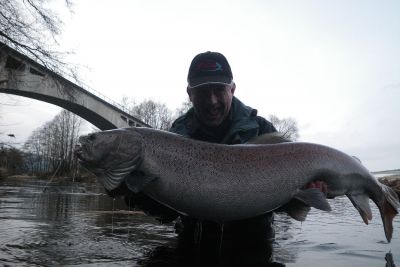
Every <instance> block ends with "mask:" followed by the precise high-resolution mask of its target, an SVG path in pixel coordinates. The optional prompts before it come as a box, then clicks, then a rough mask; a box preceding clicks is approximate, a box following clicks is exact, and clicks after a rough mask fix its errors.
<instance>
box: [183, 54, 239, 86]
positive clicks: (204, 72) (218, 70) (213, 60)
mask: <svg viewBox="0 0 400 267" xmlns="http://www.w3.org/2000/svg"><path fill="white" fill-rule="evenodd" d="M232 79H233V76H232V71H231V67H230V66H229V63H228V60H226V58H225V56H224V55H222V54H221V53H218V52H210V51H208V52H205V53H201V54H198V55H197V56H195V57H194V58H193V60H192V63H191V64H190V68H189V73H188V78H187V81H188V85H189V87H192V88H193V87H198V86H201V85H204V84H210V83H216V84H231V83H232Z"/></svg>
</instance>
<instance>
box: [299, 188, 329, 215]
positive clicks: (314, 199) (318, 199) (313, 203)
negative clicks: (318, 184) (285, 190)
mask: <svg viewBox="0 0 400 267" xmlns="http://www.w3.org/2000/svg"><path fill="white" fill-rule="evenodd" d="M293 198H295V199H297V200H299V201H301V202H303V203H304V204H306V205H307V206H310V207H313V208H316V209H319V210H323V211H331V210H332V209H331V206H330V205H329V203H328V201H327V199H326V196H325V194H324V193H323V192H322V191H321V190H320V189H318V188H308V189H303V190H300V191H299V192H297V193H296V195H294V196H293Z"/></svg>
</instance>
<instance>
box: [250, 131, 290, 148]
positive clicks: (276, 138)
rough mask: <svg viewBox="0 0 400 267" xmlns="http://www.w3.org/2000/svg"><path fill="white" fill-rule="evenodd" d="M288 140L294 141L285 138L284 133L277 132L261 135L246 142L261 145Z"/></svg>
mask: <svg viewBox="0 0 400 267" xmlns="http://www.w3.org/2000/svg"><path fill="white" fill-rule="evenodd" d="M287 142H292V141H291V140H289V139H286V138H284V137H283V134H282V133H279V132H275V133H268V134H263V135H259V136H257V137H255V138H253V139H251V140H249V141H247V142H246V144H254V145H261V144H279V143H287Z"/></svg>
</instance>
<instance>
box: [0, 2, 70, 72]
mask: <svg viewBox="0 0 400 267" xmlns="http://www.w3.org/2000/svg"><path fill="white" fill-rule="evenodd" d="M64 2H65V6H66V7H67V8H68V9H71V7H72V3H71V1H70V0H64ZM48 3H49V0H0V6H1V9H0V41H1V42H3V43H5V44H6V45H8V46H10V47H12V48H14V49H15V50H17V51H19V52H21V53H22V54H25V55H27V56H28V57H31V58H32V59H33V60H35V61H37V62H39V63H41V64H42V65H43V66H45V67H47V68H48V69H50V70H52V71H54V72H57V73H59V74H64V75H66V74H67V75H69V76H71V75H72V76H73V77H75V78H76V75H75V71H74V70H73V69H71V68H70V66H67V64H66V63H65V62H64V61H63V56H64V55H63V53H61V52H59V51H57V50H56V49H55V47H57V46H58V42H57V37H58V35H59V34H60V33H61V25H62V21H61V19H60V18H59V17H58V16H57V14H56V13H55V12H54V11H52V10H50V9H48V8H46V5H47V4H48ZM0 48H1V46H0Z"/></svg>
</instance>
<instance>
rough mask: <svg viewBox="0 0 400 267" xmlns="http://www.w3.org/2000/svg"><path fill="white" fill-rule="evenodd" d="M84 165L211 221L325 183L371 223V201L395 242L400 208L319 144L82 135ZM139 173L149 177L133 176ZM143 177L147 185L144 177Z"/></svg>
mask: <svg viewBox="0 0 400 267" xmlns="http://www.w3.org/2000/svg"><path fill="white" fill-rule="evenodd" d="M80 142H81V144H82V149H81V150H80V151H79V152H78V157H79V158H80V160H81V163H82V164H83V165H84V166H85V167H86V168H88V169H89V170H91V171H92V172H93V173H95V174H96V175H97V176H98V178H99V180H100V182H101V183H102V184H103V185H104V187H105V188H106V189H108V190H112V189H114V188H116V187H118V186H119V185H120V184H121V183H123V182H125V183H126V184H127V185H128V187H129V188H131V189H132V190H133V191H138V190H140V191H142V192H144V193H145V194H147V195H148V196H150V197H152V198H153V199H155V200H157V201H158V202H160V203H162V204H164V205H166V206H168V207H170V208H172V209H174V210H176V211H178V212H179V213H181V214H185V215H190V216H193V217H197V218H200V219H204V220H211V221H215V222H221V223H222V222H227V221H232V220H240V219H245V218H250V217H254V216H257V215H260V214H264V213H266V212H270V211H273V210H276V209H277V208H279V207H281V206H282V205H284V204H286V203H288V202H289V201H290V200H291V199H292V198H293V197H294V196H295V195H296V194H297V193H298V192H299V190H300V189H301V188H302V187H304V186H305V185H306V184H307V183H309V182H311V181H315V180H319V181H324V182H325V183H326V184H327V188H328V192H327V193H328V197H336V196H340V195H347V196H348V197H349V198H350V200H351V201H352V203H353V204H354V206H355V207H356V208H357V210H358V211H359V212H360V215H361V216H362V218H363V220H364V222H365V223H368V220H370V219H371V218H372V214H371V210H370V207H369V204H368V200H369V198H371V199H372V200H373V201H374V202H375V203H376V205H377V206H378V207H379V209H380V212H381V215H382V219H383V222H384V228H385V234H386V237H387V239H388V240H390V239H391V236H392V231H393V229H392V220H393V217H394V216H395V215H396V214H397V209H398V208H399V206H400V204H399V201H398V198H397V195H396V193H394V192H393V190H391V189H390V188H388V187H386V186H384V185H382V184H380V183H378V182H377V180H376V179H375V178H374V177H373V176H372V175H371V174H370V172H369V171H368V170H367V169H366V168H365V167H363V166H362V165H361V163H360V162H359V161H358V160H356V159H354V158H353V157H350V156H348V155H346V154H345V153H343V152H341V151H338V150H336V149H333V148H330V147H327V146H322V145H318V144H311V143H301V142H290V143H281V144H264V145H261V144H251V145H250V144H246V145H221V144H213V143H207V142H200V141H195V140H192V139H189V138H185V137H181V136H179V135H176V134H172V133H168V132H164V131H159V130H154V129H149V128H126V129H117V130H111V131H104V132H99V133H95V134H92V135H89V136H86V137H81V139H80ZM133 170H137V171H140V173H142V174H144V175H142V176H131V175H130V173H131V172H132V171H133ZM141 179H142V180H141Z"/></svg>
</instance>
